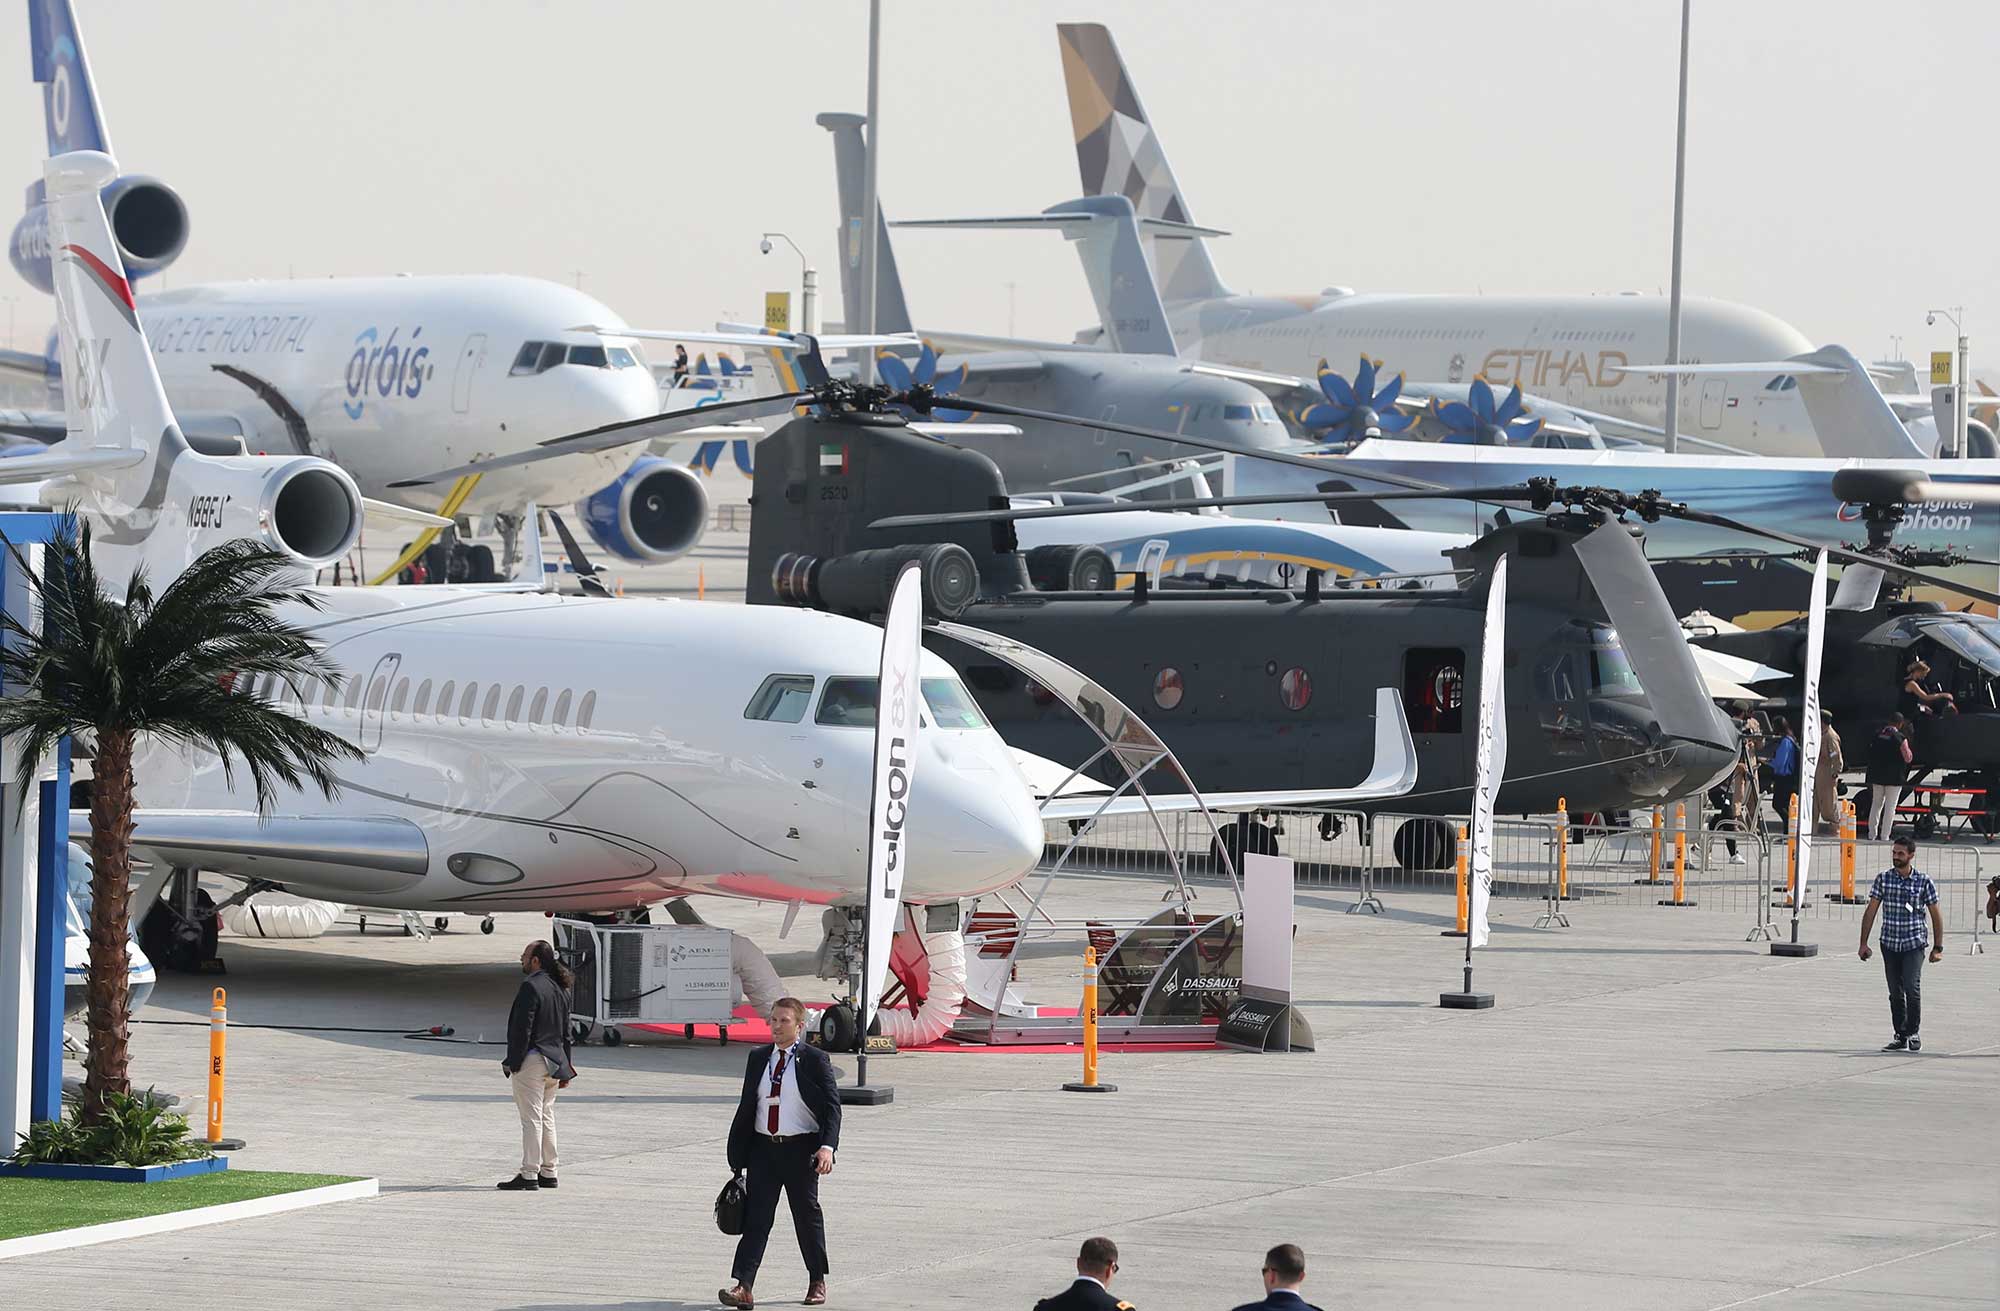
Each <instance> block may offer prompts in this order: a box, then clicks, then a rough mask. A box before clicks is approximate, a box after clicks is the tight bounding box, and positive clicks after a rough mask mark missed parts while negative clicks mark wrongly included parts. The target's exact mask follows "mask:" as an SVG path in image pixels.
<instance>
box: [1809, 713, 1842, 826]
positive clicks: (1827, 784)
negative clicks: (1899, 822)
mask: <svg viewBox="0 0 2000 1311" xmlns="http://www.w3.org/2000/svg"><path fill="white" fill-rule="evenodd" d="M1846 772H1847V757H1846V756H1845V755H1844V754H1842V752H1841V749H1840V734H1838V733H1836V732H1834V730H1833V716H1832V715H1830V714H1828V713H1827V712H1826V711H1824V710H1822V711H1820V712H1819V765H1818V767H1817V768H1816V769H1815V770H1814V771H1813V805H1814V806H1815V807H1816V808H1817V809H1818V813H1819V822H1820V823H1821V824H1824V825H1825V826H1826V831H1827V832H1829V833H1835V832H1838V831H1839V829H1840V776H1841V775H1842V774H1844V773H1846Z"/></svg>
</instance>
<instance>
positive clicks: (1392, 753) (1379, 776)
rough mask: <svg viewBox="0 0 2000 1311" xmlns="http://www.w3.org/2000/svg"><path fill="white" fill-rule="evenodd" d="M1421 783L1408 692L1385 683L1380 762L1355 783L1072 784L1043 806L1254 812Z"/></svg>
mask: <svg viewBox="0 0 2000 1311" xmlns="http://www.w3.org/2000/svg"><path fill="white" fill-rule="evenodd" d="M1075 781H1076V780H1073V781H1072V782H1075ZM1416 785H1417V748H1416V743H1415V742H1414V741H1413V740H1412V739H1411V737H1410V724H1409V721H1408V720H1407V719H1405V718H1404V717H1403V698H1402V695H1401V694H1400V693H1399V692H1398V691H1397V690H1396V689H1395V688H1392V687H1380V688H1377V689H1375V763H1374V765H1373V766H1372V767H1371V768H1370V769H1369V771H1368V777H1367V778H1365V779H1363V780H1361V782H1359V783H1357V784H1355V785H1354V786H1353V787H1346V788H1292V789H1284V790H1278V791H1271V792H1208V793H1204V794H1202V795H1201V796H1199V797H1197V796H1194V795H1193V794H1190V793H1185V792H1182V793H1170V794H1167V795H1164V796H1159V795H1151V794H1149V795H1147V796H1145V797H1139V796H1134V795H1133V794H1132V793H1131V792H1129V791H1127V792H1124V793H1121V794H1119V795H1118V796H1117V797H1115V798H1113V799H1112V800H1110V801H1108V802H1107V801H1105V800H1104V797H1105V795H1106V794H1108V793H1109V792H1110V789H1109V788H1103V789H1101V790H1099V791H1097V792H1096V793H1095V795H1092V794H1090V793H1079V792H1078V790H1077V789H1076V788H1075V787H1074V786H1069V787H1064V788H1062V789H1061V791H1060V793H1059V794H1058V795H1057V796H1054V797H1051V798H1049V799H1048V800H1046V801H1044V802H1043V803H1042V807H1041V811H1042V818H1043V819H1094V818H1096V817H1097V816H1100V815H1142V814H1145V813H1146V811H1147V809H1148V808H1149V803H1150V808H1151V809H1152V810H1154V811H1158V812H1161V813H1166V812H1173V811H1191V810H1200V809H1203V808H1204V807H1206V808H1207V809H1209V810H1235V811H1248V810H1277V809H1291V808H1294V807H1301V808H1302V807H1308V806H1310V807H1316V808H1317V807H1330V806H1348V805H1358V804H1361V803H1364V802H1370V801H1386V800H1388V799H1390V798H1392V797H1400V796H1402V795H1404V794H1405V793H1407V792H1409V790H1410V789H1411V788H1413V787H1415V786H1416Z"/></svg>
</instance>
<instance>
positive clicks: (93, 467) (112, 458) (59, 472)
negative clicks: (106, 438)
mask: <svg viewBox="0 0 2000 1311" xmlns="http://www.w3.org/2000/svg"><path fill="white" fill-rule="evenodd" d="M151 458H152V453H151V452H149V451H144V450H140V449H138V448H136V447H131V446H117V447H112V446H106V447H97V448H94V449H89V450H82V451H75V450H69V449H65V448H61V447H50V448H49V449H48V450H47V451H43V452H36V453H33V454H30V455H16V456H11V457H9V458H7V459H4V460H0V483H38V482H42V481H44V480H46V479H49V478H68V477H72V476H75V475H78V474H86V473H106V472H109V471H110V470H113V469H129V468H131V467H132V466H133V465H135V464H144V463H145V462H146V461H147V460H150V459H151Z"/></svg>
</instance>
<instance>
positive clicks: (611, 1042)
mask: <svg viewBox="0 0 2000 1311" xmlns="http://www.w3.org/2000/svg"><path fill="white" fill-rule="evenodd" d="M624 1041H625V1035H624V1034H622V1033H620V1032H618V1030H617V1029H615V1028H611V1029H606V1030H605V1031H604V1045H605V1046H606V1047H616V1046H617V1045H618V1044H619V1043H621V1042H624Z"/></svg>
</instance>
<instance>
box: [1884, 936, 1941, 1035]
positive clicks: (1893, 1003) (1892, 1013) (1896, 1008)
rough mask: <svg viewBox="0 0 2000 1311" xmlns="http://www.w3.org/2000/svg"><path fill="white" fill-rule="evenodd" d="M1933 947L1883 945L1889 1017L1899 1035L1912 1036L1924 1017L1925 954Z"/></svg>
mask: <svg viewBox="0 0 2000 1311" xmlns="http://www.w3.org/2000/svg"><path fill="white" fill-rule="evenodd" d="M1929 951H1930V948H1929V947H1911V948H1910V949H1909V950H1908V951H1896V950H1893V949H1891V948H1889V947H1884V948H1882V972H1883V973H1884V974H1886V975H1888V976H1889V1018H1890V1019H1891V1020H1892V1021H1894V1022H1895V1025H1896V1036H1897V1037H1898V1038H1912V1037H1915V1036H1916V1034H1917V1030H1918V1028H1919V1027H1921V1026H1922V1024H1923V1020H1924V956H1925V955H1926V954H1927V953H1928V952H1929Z"/></svg>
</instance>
